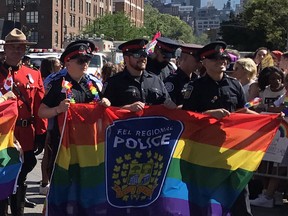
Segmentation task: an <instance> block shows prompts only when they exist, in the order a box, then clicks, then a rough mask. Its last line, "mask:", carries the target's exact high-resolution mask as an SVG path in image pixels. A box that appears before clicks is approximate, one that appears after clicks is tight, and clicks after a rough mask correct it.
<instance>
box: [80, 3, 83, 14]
mask: <svg viewBox="0 0 288 216" xmlns="http://www.w3.org/2000/svg"><path fill="white" fill-rule="evenodd" d="M79 13H82V14H83V0H80V1H79Z"/></svg>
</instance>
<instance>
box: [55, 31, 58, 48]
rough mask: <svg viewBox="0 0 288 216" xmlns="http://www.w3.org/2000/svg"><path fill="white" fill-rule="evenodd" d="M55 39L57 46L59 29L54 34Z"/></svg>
mask: <svg viewBox="0 0 288 216" xmlns="http://www.w3.org/2000/svg"><path fill="white" fill-rule="evenodd" d="M54 41H55V46H56V47H57V46H58V44H59V39H58V31H55V34H54Z"/></svg>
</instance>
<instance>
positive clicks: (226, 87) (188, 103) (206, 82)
mask: <svg viewBox="0 0 288 216" xmlns="http://www.w3.org/2000/svg"><path fill="white" fill-rule="evenodd" d="M225 48H226V43H225V42H222V41H217V42H212V43H210V44H208V45H206V46H204V47H203V48H202V49H201V50H200V51H199V55H200V58H201V60H202V64H203V66H204V67H205V68H206V74H205V75H204V76H203V77H201V78H199V79H197V80H195V81H194V82H191V83H189V85H191V89H192V91H191V93H190V96H189V98H188V99H187V100H186V99H185V100H184V104H183V109H184V110H190V111H194V112H202V113H205V114H209V115H211V116H213V117H215V118H217V119H221V118H223V117H225V116H227V115H230V112H234V111H236V110H237V111H238V112H243V113H251V114H257V113H256V112H254V111H251V110H249V109H244V108H243V107H244V105H245V103H246V99H245V94H244V91H243V88H242V86H241V84H240V82H239V81H238V80H236V79H235V78H232V77H229V76H228V75H226V74H225V73H224V72H225V71H226V66H227V62H228V60H229V58H230V57H229V55H228V53H227V52H226V51H225ZM231 213H232V216H238V215H239V216H251V215H252V213H251V208H250V203H249V193H248V187H246V188H245V189H244V190H243V191H242V193H241V194H240V196H239V197H238V199H237V200H236V202H235V203H234V205H233V206H232V209H231Z"/></svg>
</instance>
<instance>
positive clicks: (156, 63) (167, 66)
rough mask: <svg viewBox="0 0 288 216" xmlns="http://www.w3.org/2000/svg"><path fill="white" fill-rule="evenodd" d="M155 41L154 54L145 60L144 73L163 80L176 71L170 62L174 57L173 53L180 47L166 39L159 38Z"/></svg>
mask: <svg viewBox="0 0 288 216" xmlns="http://www.w3.org/2000/svg"><path fill="white" fill-rule="evenodd" d="M156 40H157V43H156V45H155V48H154V53H152V54H151V55H149V56H148V58H147V65H146V71H148V72H149V73H152V74H154V75H157V76H159V77H160V79H161V80H164V79H165V78H166V77H167V76H169V75H170V74H171V73H174V72H175V70H176V69H175V68H174V66H173V65H172V64H171V63H170V60H171V58H173V57H175V51H176V49H177V48H178V47H179V46H180V45H179V43H178V42H176V41H174V40H171V39H170V38H166V37H159V38H157V39H156Z"/></svg>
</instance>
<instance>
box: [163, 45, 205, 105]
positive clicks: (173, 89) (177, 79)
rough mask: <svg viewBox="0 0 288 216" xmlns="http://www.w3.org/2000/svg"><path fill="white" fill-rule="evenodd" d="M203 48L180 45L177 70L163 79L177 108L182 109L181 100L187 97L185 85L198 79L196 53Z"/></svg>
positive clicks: (187, 90)
mask: <svg viewBox="0 0 288 216" xmlns="http://www.w3.org/2000/svg"><path fill="white" fill-rule="evenodd" d="M202 47H203V46H201V45H197V44H181V53H180V56H179V60H178V61H179V65H178V69H177V70H176V72H175V73H174V74H170V75H169V76H168V77H167V78H165V80H164V83H165V87H166V89H167V91H168V92H169V94H170V97H171V99H172V101H173V102H174V103H176V105H177V106H178V108H182V105H183V100H184V98H185V97H188V96H189V93H190V90H191V89H188V88H187V86H188V85H187V84H188V83H189V82H190V81H193V80H195V79H197V78H198V77H199V75H198V74H197V71H198V69H199V68H200V67H201V66H202V65H201V63H200V59H199V56H198V51H199V49H200V48H202Z"/></svg>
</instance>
